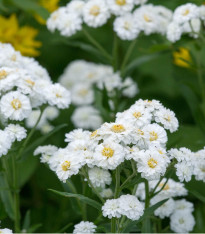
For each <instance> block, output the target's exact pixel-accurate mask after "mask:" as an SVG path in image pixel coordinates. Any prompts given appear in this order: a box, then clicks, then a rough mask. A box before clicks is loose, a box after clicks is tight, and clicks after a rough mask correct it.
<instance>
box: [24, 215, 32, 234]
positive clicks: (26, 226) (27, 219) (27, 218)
mask: <svg viewBox="0 0 205 234" xmlns="http://www.w3.org/2000/svg"><path fill="white" fill-rule="evenodd" d="M30 223H31V212H30V210H28V211H27V212H26V215H25V217H24V221H23V230H25V231H27V230H28V229H29V227H30Z"/></svg>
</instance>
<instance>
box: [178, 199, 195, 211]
mask: <svg viewBox="0 0 205 234" xmlns="http://www.w3.org/2000/svg"><path fill="white" fill-rule="evenodd" d="M174 209H175V211H183V212H186V213H191V212H193V211H194V205H193V203H191V202H188V201H186V200H185V199H180V200H176V201H175V205H174Z"/></svg>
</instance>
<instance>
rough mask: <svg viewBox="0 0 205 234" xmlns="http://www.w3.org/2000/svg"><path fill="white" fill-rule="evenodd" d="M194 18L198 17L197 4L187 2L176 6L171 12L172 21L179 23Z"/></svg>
mask: <svg viewBox="0 0 205 234" xmlns="http://www.w3.org/2000/svg"><path fill="white" fill-rule="evenodd" d="M194 18H199V9H198V7H197V5H195V4H193V3H187V4H184V5H181V6H179V7H177V8H176V9H175V11H174V14H173V21H174V22H177V23H179V24H182V23H185V22H187V21H189V20H191V19H194Z"/></svg>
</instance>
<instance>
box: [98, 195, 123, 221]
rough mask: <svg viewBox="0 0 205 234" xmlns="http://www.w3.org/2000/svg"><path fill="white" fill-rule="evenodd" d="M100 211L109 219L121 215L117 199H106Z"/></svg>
mask: <svg viewBox="0 0 205 234" xmlns="http://www.w3.org/2000/svg"><path fill="white" fill-rule="evenodd" d="M102 213H103V216H104V217H108V218H109V219H111V218H113V217H116V218H120V217H121V209H120V206H119V199H108V200H107V201H106V202H105V204H104V205H103V207H102Z"/></svg>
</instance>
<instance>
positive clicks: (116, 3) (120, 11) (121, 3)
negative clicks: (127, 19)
mask: <svg viewBox="0 0 205 234" xmlns="http://www.w3.org/2000/svg"><path fill="white" fill-rule="evenodd" d="M106 1H107V5H108V7H109V9H110V11H111V12H112V13H113V14H114V15H124V14H125V13H129V12H131V10H132V8H133V7H134V0H106Z"/></svg>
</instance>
